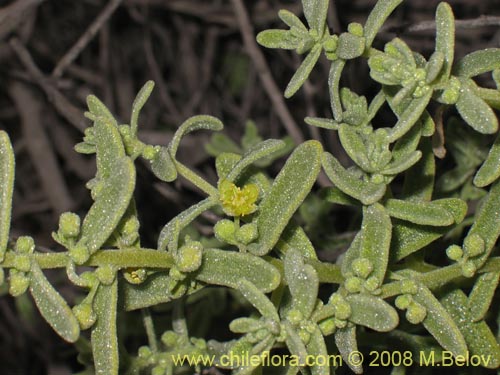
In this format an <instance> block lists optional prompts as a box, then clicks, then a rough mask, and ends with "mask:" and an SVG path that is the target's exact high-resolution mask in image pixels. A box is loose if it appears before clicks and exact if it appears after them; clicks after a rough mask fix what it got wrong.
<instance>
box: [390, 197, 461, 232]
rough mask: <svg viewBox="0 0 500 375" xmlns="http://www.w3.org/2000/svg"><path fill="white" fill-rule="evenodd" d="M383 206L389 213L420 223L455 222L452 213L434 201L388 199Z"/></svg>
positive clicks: (442, 223) (447, 223) (449, 223)
mask: <svg viewBox="0 0 500 375" xmlns="http://www.w3.org/2000/svg"><path fill="white" fill-rule="evenodd" d="M385 208H386V209H387V211H388V212H389V215H390V216H392V217H396V218H398V219H401V220H406V221H409V222H412V223H415V224H420V225H432V226H436V227H442V226H448V225H451V224H453V223H454V222H455V219H454V217H453V215H452V214H451V213H450V212H448V211H446V210H443V208H442V207H441V206H440V205H437V204H434V202H408V201H404V200H399V199H388V200H387V202H386V203H385Z"/></svg>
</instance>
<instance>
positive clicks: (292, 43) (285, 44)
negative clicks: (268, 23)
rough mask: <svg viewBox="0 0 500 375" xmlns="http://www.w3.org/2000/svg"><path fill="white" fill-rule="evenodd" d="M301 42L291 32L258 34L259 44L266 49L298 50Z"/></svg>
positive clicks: (264, 32)
mask: <svg viewBox="0 0 500 375" xmlns="http://www.w3.org/2000/svg"><path fill="white" fill-rule="evenodd" d="M299 42H300V41H299V40H298V39H297V38H296V37H294V36H292V35H290V30H264V31H261V32H260V33H258V34H257V43H259V44H260V45H261V46H263V47H266V48H280V49H296V48H297V46H298V45H299Z"/></svg>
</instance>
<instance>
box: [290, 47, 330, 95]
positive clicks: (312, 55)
mask: <svg viewBox="0 0 500 375" xmlns="http://www.w3.org/2000/svg"><path fill="white" fill-rule="evenodd" d="M321 51H322V47H321V44H316V45H315V46H314V47H313V48H312V49H311V51H310V52H309V53H308V54H307V56H306V58H305V59H304V61H302V64H300V66H299V68H298V69H297V71H296V72H295V74H294V75H293V77H292V78H291V79H290V82H289V83H288V86H287V87H286V90H285V98H290V97H292V96H293V95H294V94H295V93H296V92H297V91H298V90H299V89H300V87H301V86H302V85H303V84H304V82H305V81H306V80H307V78H308V77H309V74H311V71H312V70H313V68H314V65H316V62H318V59H319V56H320V55H321Z"/></svg>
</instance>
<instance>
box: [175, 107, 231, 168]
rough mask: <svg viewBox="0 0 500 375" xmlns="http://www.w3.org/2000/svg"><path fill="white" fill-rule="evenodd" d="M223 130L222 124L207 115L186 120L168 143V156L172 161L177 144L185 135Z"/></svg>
mask: <svg viewBox="0 0 500 375" xmlns="http://www.w3.org/2000/svg"><path fill="white" fill-rule="evenodd" d="M223 128H224V125H223V124H222V122H221V121H220V120H219V119H217V118H215V117H213V116H208V115H199V116H193V117H190V118H189V119H187V120H186V121H184V122H183V123H182V125H181V126H179V128H178V129H177V131H176V132H175V134H174V137H173V138H172V140H171V141H170V144H169V146H168V148H169V149H170V155H171V156H172V158H173V159H175V155H176V154H177V149H178V148H179V143H180V142H181V139H182V137H184V136H185V135H186V134H189V133H191V132H193V131H195V130H200V129H204V130H212V131H220V130H222V129H223Z"/></svg>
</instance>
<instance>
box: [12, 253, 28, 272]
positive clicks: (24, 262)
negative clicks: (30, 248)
mask: <svg viewBox="0 0 500 375" xmlns="http://www.w3.org/2000/svg"><path fill="white" fill-rule="evenodd" d="M14 268H16V269H17V270H19V271H21V272H28V271H29V270H30V268H31V259H30V256H29V255H27V254H21V255H18V256H16V257H15V258H14Z"/></svg>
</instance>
